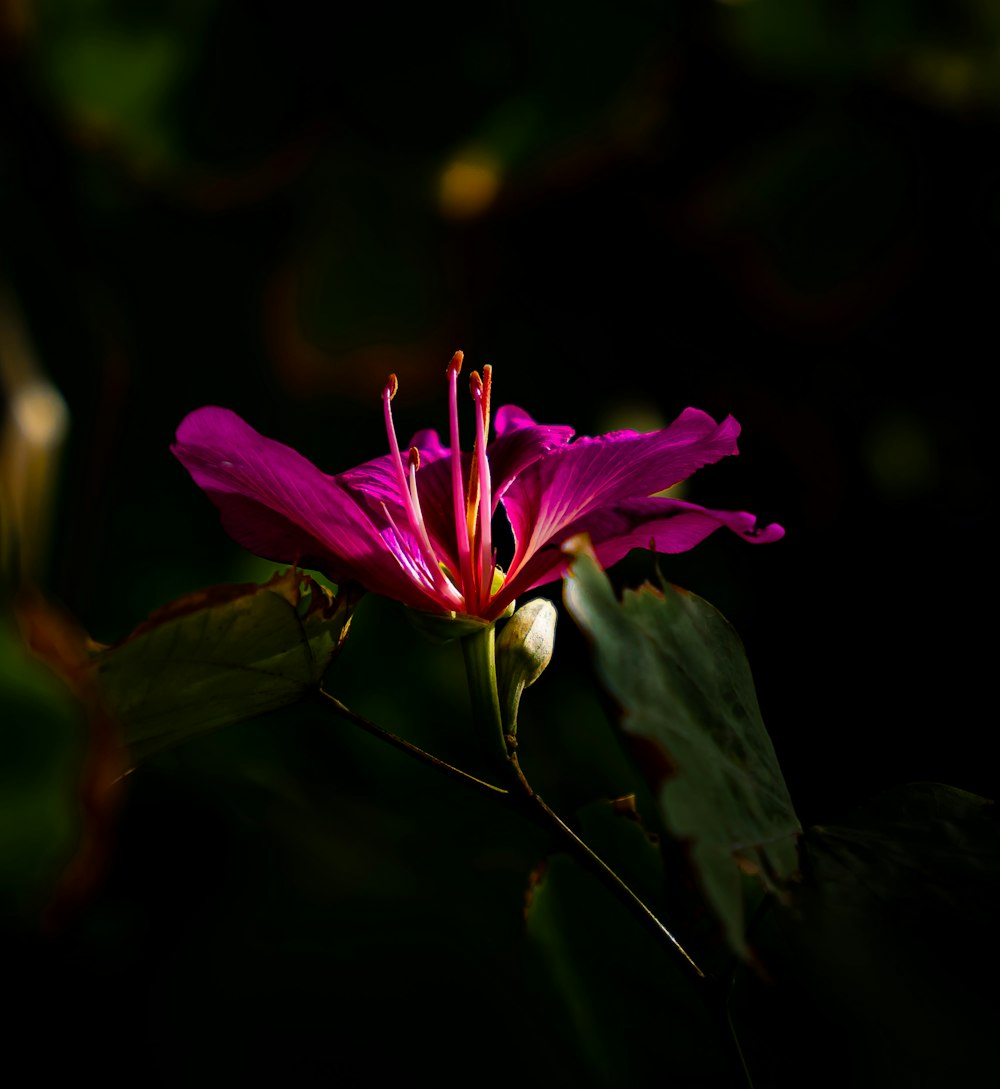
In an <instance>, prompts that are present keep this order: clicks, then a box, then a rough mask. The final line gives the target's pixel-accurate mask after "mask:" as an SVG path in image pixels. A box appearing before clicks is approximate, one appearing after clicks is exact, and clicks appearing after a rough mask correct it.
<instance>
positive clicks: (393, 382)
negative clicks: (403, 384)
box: [383, 374, 399, 401]
mask: <svg viewBox="0 0 1000 1089" xmlns="http://www.w3.org/2000/svg"><path fill="white" fill-rule="evenodd" d="M398 389H399V379H398V378H397V377H396V376H395V375H394V374H390V375H389V377H388V378H387V379H386V380H385V386H384V387H383V393H388V394H389V400H390V401H391V400H392V399H393V397H395V396H396V390H398Z"/></svg>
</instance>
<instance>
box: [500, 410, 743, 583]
mask: <svg viewBox="0 0 1000 1089" xmlns="http://www.w3.org/2000/svg"><path fill="white" fill-rule="evenodd" d="M739 430H740V428H739V424H738V423H737V422H736V421H735V420H734V419H733V418H732V417H731V416H727V417H726V419H725V420H723V421H722V423H718V424H717V423H716V422H715V420H713V419H712V417H711V416H708V415H707V414H706V413H704V412H701V411H699V410H698V409H694V408H689V409H685V411H684V412H682V413H681V415H680V416H678V418H677V419H676V420H675V421H674V422H673V423H672V424H671V425H670V426H669V427H665V428H663V429H662V430H660V431H653V432H650V433H648V434H641V433H638V432H635V431H616V432H612V433H611V434H608V435H602V436H600V437H599V438H592V439H591V438H581V439H577V440H576V441H575V442H572V443H569V444H567V445H563V446H557V447H554V448H552V449H550V450H549V451H548V453H547V454H546V455H545V457H544V458H541V459H540V460H537V461H535V462H533V463H532V464H531V465H529V466H528V468H527V469H526V470H525V471H523V472H521V473H520V474H519V475H518V476H517V477H516V478H515V479H514V480H512V481H511V482H510V484H509V486H508V488H507V490H506V492H505V493H504V496H503V505H504V508H505V509H506V511H507V516H508V517H509V518H510V523H511V528H512V530H513V532H514V539H515V541H516V551H515V555H514V563H513V564H512V565H511V569H512V571H513V570H514V569H515V568H518V569H519V568H520V567H521V566H522V565H523V564H524V563H525V562H526V561H527V560H528V559H529V558H530V557H532V556H533V555H534V554H535V553H537V552H539V551H540V550H541V549H542V548H544V547H545V546H546V545H548V544H555V545H556V546H558V545H561V544H562V541H563V540H565V539H566V536H567V535H568V534H569V533H570V532H579V531H582V530H585V531H589V529H590V526H589V524H588V516H590V515H594V514H598V513H600V512H602V511H604V510H606V509H615V508H618V507H620V506H621V505H622V504H623V503H626V502H628V501H630V500H634V499H644V498H646V497H648V496H650V495H652V493H653V492H658V491H663V490H664V489H666V488H669V487H671V486H672V485H674V484H676V483H678V482H679V481H681V480H684V479H686V478H687V477H689V476H690V475H691V474H692V473H693V472H694V471H695V470H696V469H699V468H701V466H703V465H708V464H710V463H712V462H715V461H718V460H719V458H722V457H725V456H726V455H727V454H735V453H737V452H738V451H737V446H736V438H737V436H738V435H739ZM516 433H517V432H515V434H516ZM570 527H576V529H575V530H571V529H570Z"/></svg>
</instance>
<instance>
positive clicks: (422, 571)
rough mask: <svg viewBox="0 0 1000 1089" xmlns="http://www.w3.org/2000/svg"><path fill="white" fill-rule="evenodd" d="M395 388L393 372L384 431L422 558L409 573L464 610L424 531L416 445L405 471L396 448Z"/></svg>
mask: <svg viewBox="0 0 1000 1089" xmlns="http://www.w3.org/2000/svg"><path fill="white" fill-rule="evenodd" d="M397 389H399V382H398V381H397V379H396V376H395V375H394V374H390V375H389V378H388V380H387V381H386V384H385V386H384V387H383V389H382V409H383V413H384V415H385V430H386V434H387V435H388V437H389V451H390V453H391V455H392V466H393V472H394V473H395V475H396V483H397V485H398V487H399V496H400V499H401V500H402V503H403V509H404V510H405V511H406V520H407V522H409V528H410V532H411V534H412V536H413V537H414V538H415V539H416V544H417V548H418V549H419V553H420V557H419V558H420V559H422V560H423V563H422V564H420V563H419V562H417V560H416V557H414V565H413V567H412V568H410V572H411V574H413V575H415V576H416V578H417V579H418V580H419V581H420V582H423V583H424V584H425V585H426V586H428V587H430V588H433V590H434V591H435V592H436V595H437V596H438V598H439V599H441V600H443V601H445V602H447V603H448V605H449V606H450V607H451V608H453V609H464V606H465V603H464V601H463V598H462V595H461V594H460V593H459V592H458V590H457V589H456V588H455V586H454V585H453V584H452V582H451V580H450V579H449V578H448V577H447V576H446V575H445V573H444V571H442V569H441V564H440V563H439V562H438V558H437V556H436V554H435V552H434V546H433V545H432V544H431V539H430V534H429V533H428V532H427V526H426V524H425V522H424V515H423V511H422V510H421V509H420V496H419V493H418V492H417V470H418V469H419V468H420V451H419V450H417V448H416V447H415V446H411V447H410V450H409V453H408V456H407V470H404V468H403V458H402V455H401V454H400V451H399V442H398V441H397V439H396V428H395V426H394V425H393V422H392V404H391V403H392V399H393V397H395V396H396V390H397ZM382 509H383V511H384V513H385V516H386V518H387V519H388V521H389V524H390V525H391V526H392V528H393V530H394V531H395V532H396V535H397V536H398V537H399V538H400V542H401V543H403V542H404V538H403V535H402V534H401V533H400V532H399V528H398V527H397V526H396V524H395V522H394V521H393V518H392V515H391V514H390V513H389V510H388V508H387V507H386V506H385V504H383V505H382Z"/></svg>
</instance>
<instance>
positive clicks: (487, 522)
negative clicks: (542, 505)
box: [472, 367, 496, 610]
mask: <svg viewBox="0 0 1000 1089" xmlns="http://www.w3.org/2000/svg"><path fill="white" fill-rule="evenodd" d="M483 373H484V374H485V376H486V382H485V383H484V382H481V381H480V380H479V375H478V374H475V372H473V377H474V378H475V379H476V381H474V382H473V383H472V396H473V399H474V400H475V402H476V408H477V409H478V410H479V411H478V412H477V413H476V452H475V458H476V468H477V469H478V470H479V472H478V476H479V556H480V566H479V578H480V582H479V606H480V609H482V610H485V608H486V606H487V605H488V604H489V600H490V596H491V594H492V590H493V571H494V568H495V560H496V557H495V556H494V555H493V537H492V526H491V521H492V514H493V504H492V497H491V495H490V465H489V461H488V460H487V458H486V427H487V424H488V421H489V383H490V369H489V368H488V367H484V368H483Z"/></svg>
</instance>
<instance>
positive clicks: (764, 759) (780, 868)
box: [564, 544, 800, 956]
mask: <svg viewBox="0 0 1000 1089" xmlns="http://www.w3.org/2000/svg"><path fill="white" fill-rule="evenodd" d="M574 552H575V553H576V554H575V558H574V559H573V562H572V564H571V566H570V568H569V571H568V573H567V576H566V579H565V584H564V597H565V602H566V607H567V609H568V611H569V613H570V615H571V616H572V617H573V619H574V620H575V621H576V623H577V624H578V625H579V626H580V628H581V629H582V630H583V631H584V633H585V634H586V635H587V636H588V638H589V639H590V641H591V644H592V646H593V650H594V657H595V662H596V667H597V671H598V674H599V675H600V678H601V681H602V682H603V684H604V686H605V688H606V689H607V691H608V693H609V694H610V695H611V696H612V698H613V699H614V701H615V703H616V704H617V706H618V708H619V712H620V713H619V722H620V725H621V729H622V732H623V735H624V737H625V739H626V740H627V741H628V742H629V744H630V748H631V751H632V755H633V757H634V759H635V762H636V765H637V767H638V769H639V770H640V771H641V772H642V773H643V774H644V776H645V778H646V780H647V782H648V783H649V786H650V788H651V789H652V790H653V791H654V793H655V796H656V799H657V802H658V805H659V809H660V814H661V817H662V819H663V822H664V826H665V827H666V828H667V829H668V830H669V831H670V833H671V835H672V836H673V837H674V838H675V839H676V840H677V841H678V842H679V843H681V844H683V846H684V847H685V848H686V850H687V854H688V857H689V859H690V861H691V863H692V865H693V868H694V871H695V874H696V876H697V879H698V883H699V885H700V887H701V891H702V894H703V896H704V899H705V902H706V903H707V904H708V906H709V907H710V908H711V910H712V912H713V914H714V915H715V917H716V919H718V921H719V922H720V924H721V925H722V928H723V931H724V932H725V935H726V939H727V941H728V944H729V946H730V948H732V949H733V950H734V951H735V952H737V953H739V954H740V955H742V956H748V955H749V950H748V948H747V944H746V937H745V917H746V912H747V907H748V903H747V899H746V897H747V891H746V889H745V887H744V878H743V877H742V876H741V875H745V874H748V873H749V874H753V875H754V876H755V877H756V878H757V879H758V881H759V883H760V885H761V886H763V888H766V889H768V890H770V891H778V890H780V889H781V888H782V886H783V885H784V884H785V883H786V882H788V881H789V880H790V879H791V878H792V877H793V876H794V875H795V873H796V868H797V855H796V840H797V837H798V834H799V832H800V825H799V822H798V818H797V817H796V815H795V810H794V809H793V807H792V803H791V799H790V798H789V796H788V790H787V788H786V786H785V781H784V778H783V777H782V774H781V769H780V767H779V765H778V761H777V757H776V756H775V753H774V749H773V747H772V745H771V741H770V738H769V737H768V735H767V731H766V729H765V727H764V723H763V720H762V718H761V715H760V710H759V708H758V706H757V697H756V694H755V692H754V685H753V678H752V676H751V674H750V667H749V665H748V663H747V660H746V655H745V653H744V651H743V646H742V643H741V642H740V640H739V637H738V636H737V635H736V633H735V632H734V631H733V629H732V628H731V626H730V625H729V624H728V622H727V621H726V620H725V618H724V617H722V616H721V614H720V613H718V612H717V611H716V610H715V609H714V608H713V607H712V606H711V605H709V603H708V602H706V601H703V600H702V599H701V598H699V597H698V596H697V595H695V594H691V593H688V592H686V591H681V590H678V589H676V588H674V587H672V586H669V585H664V586H663V587H662V588H657V587H653V586H649V585H646V586H643V587H642V588H641V589H639V590H637V591H632V590H628V591H626V592H625V594H624V597H623V598H622V600H620V601H619V600H618V598H617V596H616V595H615V592H614V590H613V588H612V586H611V583H610V582H609V580H608V578H607V576H606V575H605V574H604V573H603V572H602V571H601V569H600V567H599V566H598V564H597V563H596V561H595V559H594V558H593V556H592V555H590V554H588V552H587V550H586V546H585V544H578V545H577V546H575V547H574Z"/></svg>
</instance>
